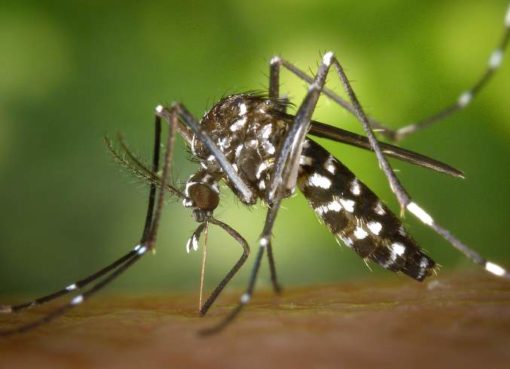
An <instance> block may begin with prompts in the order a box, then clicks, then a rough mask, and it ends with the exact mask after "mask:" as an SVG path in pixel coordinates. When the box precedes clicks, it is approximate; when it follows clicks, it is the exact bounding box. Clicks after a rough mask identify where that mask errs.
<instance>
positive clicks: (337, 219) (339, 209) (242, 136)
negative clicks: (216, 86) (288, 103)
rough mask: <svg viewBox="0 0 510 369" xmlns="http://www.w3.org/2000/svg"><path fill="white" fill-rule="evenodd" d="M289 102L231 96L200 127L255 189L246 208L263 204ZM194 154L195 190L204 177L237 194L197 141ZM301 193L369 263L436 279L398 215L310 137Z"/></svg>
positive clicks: (431, 265) (429, 262)
mask: <svg viewBox="0 0 510 369" xmlns="http://www.w3.org/2000/svg"><path fill="white" fill-rule="evenodd" d="M283 104H284V103H283V102H280V101H277V102H274V101H272V100H270V99H268V98H265V97H263V96H259V95H250V94H240V95H232V96H228V97H226V98H224V99H223V100H221V101H220V102H219V103H218V104H216V105H215V106H214V107H213V108H212V109H211V110H210V111H209V112H207V113H206V114H205V115H204V117H203V118H202V120H201V122H200V125H201V127H202V128H203V129H204V131H206V132H207V134H208V135H209V136H210V137H211V138H212V139H213V141H214V142H215V143H216V145H217V146H218V148H219V149H220V150H221V151H222V152H223V153H224V154H225V156H226V158H227V160H229V161H230V162H231V163H232V165H233V167H234V170H235V171H236V172H237V173H238V174H239V175H240V177H241V178H242V179H243V181H244V182H245V183H246V184H247V185H248V187H249V188H250V190H252V191H253V193H254V197H253V198H251V199H249V200H248V201H244V202H245V203H246V204H254V203H255V202H257V201H258V200H259V199H261V200H264V199H265V195H266V187H267V185H268V184H269V183H270V179H271V178H270V176H271V173H272V169H273V164H274V162H275V157H276V152H277V150H278V149H279V145H280V143H281V141H282V139H283V137H284V135H285V133H286V131H287V129H288V127H289V122H288V121H287V120H285V116H286V115H285V114H278V112H281V111H282V110H283V109H284V105H283ZM279 117H280V118H279ZM191 149H192V152H193V154H194V155H195V156H196V157H197V158H199V159H200V161H201V167H202V168H201V173H202V174H201V175H193V176H192V177H191V178H190V180H189V181H192V184H193V185H196V183H197V180H198V178H199V177H203V178H207V180H208V183H204V185H207V186H212V185H214V186H215V188H217V186H216V185H215V184H213V183H211V179H212V178H214V180H215V181H218V182H219V181H221V180H225V181H226V183H227V184H228V185H229V187H230V188H231V189H232V190H233V191H234V192H235V191H236V190H235V187H234V186H232V185H231V184H230V183H229V181H228V178H227V177H226V176H225V175H224V173H223V172H222V170H221V168H219V166H218V164H217V163H216V161H215V157H214V156H212V155H210V154H209V152H208V150H207V149H206V148H205V146H204V145H203V144H201V143H200V142H199V141H195V140H194V141H193V142H192V143H191ZM204 173H207V175H204ZM298 188H299V189H300V190H301V191H302V193H303V194H304V196H305V197H306V199H307V200H308V202H309V203H310V205H311V206H312V208H313V209H314V210H315V212H316V213H317V215H318V216H319V219H321V220H322V221H323V222H324V223H325V224H326V226H327V227H328V228H329V230H330V231H331V232H332V233H333V234H334V235H335V236H336V237H338V238H339V239H340V240H341V241H342V242H343V243H344V244H345V245H347V246H348V247H350V248H352V249H353V250H354V251H355V252H356V253H357V254H358V255H360V256H361V257H362V258H363V259H365V260H371V261H373V262H375V263H377V264H379V265H381V266H382V267H383V268H386V269H389V270H392V271H395V272H397V271H398V272H402V273H404V274H406V275H409V276H410V277H412V278H414V279H417V280H419V281H421V280H423V279H424V278H425V277H427V276H428V275H430V274H431V272H432V270H433V269H434V266H435V263H434V261H433V260H432V259H430V258H429V257H428V256H427V255H425V254H424V253H423V251H422V250H421V249H420V247H419V246H418V245H417V243H416V242H415V241H414V240H413V239H412V238H411V237H410V236H409V235H408V234H407V232H406V231H405V229H404V227H403V225H402V223H401V222H400V220H399V219H398V218H397V216H395V215H394V214H393V213H392V212H391V211H390V210H389V209H388V208H387V207H386V206H385V205H384V204H383V203H382V202H381V201H380V200H379V199H378V197H377V196H376V195H375V194H374V193H373V192H372V191H371V190H370V189H369V188H368V187H367V186H365V185H364V184H363V183H362V182H360V181H359V180H358V179H357V178H356V177H355V176H354V175H353V173H352V172H351V171H349V169H347V168H346V167H345V166H344V165H343V164H342V163H340V161H338V160H337V159H335V158H334V157H332V156H331V155H330V154H329V152H328V151H326V150H325V149H324V148H323V147H321V146H320V145H319V144H317V143H316V142H314V141H312V140H310V139H307V140H306V142H305V145H304V149H303V153H302V156H301V158H300V170H299V176H298ZM241 201H243V200H241ZM185 205H186V200H185ZM189 205H191V203H190V204H189Z"/></svg>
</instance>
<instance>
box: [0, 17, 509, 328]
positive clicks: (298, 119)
mask: <svg viewBox="0 0 510 369" xmlns="http://www.w3.org/2000/svg"><path fill="white" fill-rule="evenodd" d="M509 39H510V7H509V8H508V10H507V12H506V16H505V21H504V32H503V36H502V38H501V41H500V42H499V44H498V46H497V48H496V49H495V50H494V51H493V53H492V54H491V56H490V58H489V62H488V66H487V68H486V70H485V72H484V73H483V74H482V76H481V77H480V78H479V79H478V81H477V82H476V83H475V84H474V85H473V86H472V87H471V88H470V89H469V90H467V91H466V92H463V93H462V94H461V95H460V96H459V98H458V100H457V101H455V102H454V103H452V104H450V105H449V106H447V107H446V108H445V109H443V110H441V111H440V112H438V113H436V114H434V115H432V116H430V117H427V118H425V119H423V120H421V121H419V122H417V123H414V124H410V125H408V126H405V127H402V128H400V129H398V130H396V131H393V130H391V129H388V128H387V127H386V126H385V125H384V124H382V123H380V122H378V121H376V120H374V119H371V118H368V117H367V115H366V114H365V113H364V110H363V108H362V106H361V104H360V103H359V101H358V99H357V97H356V95H355V93H354V91H353V89H352V87H351V84H350V82H349V81H348V79H347V76H346V75H345V73H344V70H343V67H342V65H341V64H340V62H339V60H338V59H337V57H335V55H334V54H333V53H332V52H327V53H325V54H324V55H323V58H322V62H321V64H320V65H319V67H318V70H317V73H316V74H315V76H309V75H308V74H306V73H305V72H303V71H301V70H300V69H298V68H297V67H295V66H294V65H293V64H291V63H290V62H288V61H286V60H285V59H283V58H281V57H278V56H276V57H273V58H272V59H271V61H270V78H269V91H268V94H267V95H262V94H254V93H243V94H235V95H231V96H228V97H226V98H224V99H222V100H220V101H219V102H218V103H216V104H215V105H214V106H213V107H212V109H211V110H209V112H207V113H206V114H205V115H204V116H203V117H202V119H201V120H200V121H197V120H196V119H195V118H194V117H193V116H192V115H191V113H190V112H189V111H188V110H187V109H186V108H185V107H184V106H183V105H182V104H179V103H175V104H173V105H171V106H170V107H163V106H158V107H157V108H156V113H155V139H154V151H153V161H152V167H151V168H147V167H146V166H145V165H144V164H143V163H142V162H141V161H139V160H138V159H137V157H135V156H134V155H133V154H132V153H131V151H130V149H129V148H128V146H127V145H126V144H125V142H124V141H123V139H122V138H121V137H119V144H120V150H118V149H116V148H115V147H114V146H113V145H112V142H111V141H110V140H109V139H106V143H107V146H108V148H109V149H110V151H111V152H112V154H113V155H114V157H115V158H116V159H117V160H118V161H119V162H120V163H121V164H122V165H124V166H126V167H128V168H129V169H130V170H131V171H133V172H134V173H135V174H137V175H139V176H141V177H142V178H144V179H146V180H148V181H149V182H150V191H149V201H148V209H147V215H146V219H145V225H144V229H143V233H142V237H141V240H140V242H139V243H138V244H137V245H136V246H135V247H134V248H133V249H132V250H131V251H130V252H128V253H127V254H125V255H124V256H122V257H121V258H119V259H117V260H116V261H114V262H113V263H111V264H110V265H108V266H106V267H104V268H103V269H101V270H99V271H97V272H95V273H93V274H91V275H89V276H88V277H86V278H84V279H82V280H79V281H77V282H75V283H73V284H70V285H68V286H67V287H65V288H63V289H61V290H58V291H56V292H54V293H51V294H48V295H46V296H43V297H40V298H38V299H35V300H33V301H30V302H26V303H21V304H15V305H0V313H4V314H9V313H15V312H20V311H23V310H26V309H29V308H32V307H34V306H38V305H41V304H44V303H46V302H49V301H51V300H54V299H56V298H59V297H62V296H64V295H68V294H73V295H74V297H72V298H71V299H70V300H69V302H67V303H66V304H63V305H61V306H60V307H58V308H56V309H55V310H52V311H51V312H50V313H48V314H47V315H45V316H43V317H42V318H40V319H39V320H36V321H33V322H30V323H28V324H25V325H21V326H18V327H15V328H12V329H6V330H1V331H0V336H9V335H12V334H16V333H22V332H26V331H29V330H31V329H33V328H35V327H37V326H39V325H41V324H44V323H46V322H49V321H51V320H53V319H54V318H56V317H58V316H60V315H62V314H64V313H65V312H66V311H67V310H69V309H71V308H73V307H75V306H77V305H79V304H81V303H82V302H84V301H85V300H87V299H88V298H90V297H91V296H92V295H94V294H95V293H96V292H98V291H99V290H101V289H102V288H103V287H104V286H106V285H107V284H109V283H110V282H111V281H113V280H114V279H115V278H117V277H118V276H119V275H120V274H121V273H123V272H124V271H125V270H126V269H128V268H129V267H131V266H132V265H133V264H135V263H136V262H137V261H138V260H140V259H141V258H142V256H143V255H145V254H146V253H147V252H148V251H150V250H152V249H154V247H155V243H156V236H157V230H158V226H159V223H160V219H161V212H162V207H163V201H164V196H165V192H166V191H168V192H169V193H170V194H171V195H173V196H177V197H179V198H181V199H182V200H183V205H184V206H185V207H188V208H191V209H192V211H193V216H194V218H195V220H196V221H197V222H198V223H199V225H198V227H197V229H196V230H195V232H193V234H192V236H191V237H190V239H189V241H188V244H187V248H188V250H190V249H195V248H197V245H198V241H199V239H200V237H201V235H202V234H203V233H204V231H205V230H206V229H207V226H208V224H214V225H217V226H219V227H220V228H222V229H223V230H225V231H226V232H227V233H228V234H229V235H230V236H231V237H232V238H233V239H235V240H236V241H237V242H238V243H239V244H240V245H241V247H242V248H243V253H242V256H241V257H240V259H239V260H238V262H237V263H236V264H235V265H234V266H233V267H232V269H231V270H230V272H229V273H228V274H227V275H226V276H225V277H224V278H223V280H222V281H221V282H220V284H219V285H218V286H217V287H216V288H215V289H214V290H213V292H212V293H211V295H210V296H209V298H208V299H207V300H206V301H205V303H204V304H203V305H202V306H201V308H200V314H201V315H204V314H206V313H207V311H208V309H209V308H210V307H211V305H212V304H213V303H214V302H215V300H216V299H217V297H218V296H219V294H220V293H221V291H222V290H223V288H224V287H225V286H226V285H227V284H228V282H229V281H230V280H231V278H232V277H233V276H234V275H235V274H236V273H237V271H238V270H239V269H240V268H241V267H242V265H243V264H244V262H245V261H246V259H247V257H248V254H249V246H248V243H247V242H246V240H245V239H244V238H243V237H242V236H241V235H240V234H239V233H238V232H237V231H235V230H234V229H233V228H231V227H230V226H229V225H227V224H225V223H223V222H221V221H219V220H217V219H216V218H214V216H213V212H214V210H215V209H216V208H217V206H218V205H219V183H220V181H224V182H225V183H226V184H227V186H228V187H229V188H230V189H231V190H232V191H233V192H234V193H235V195H236V196H237V197H238V198H239V199H240V201H241V202H242V203H244V204H246V205H252V204H255V203H256V202H257V201H258V200H262V201H264V202H265V203H266V204H268V211H267V215H266V220H265V224H264V228H263V230H262V233H261V236H260V238H259V247H258V252H257V255H256V259H255V263H254V266H253V270H252V273H251V277H250V279H249V283H248V286H247V289H246V290H245V292H244V293H243V294H242V295H241V298H240V300H239V303H238V305H237V306H236V307H235V308H234V309H233V310H232V311H231V312H230V314H229V315H227V316H226V317H225V318H224V319H223V320H221V321H220V322H219V323H218V324H217V325H215V326H213V327H210V328H209V329H206V330H204V331H203V333H214V332H217V331H219V330H221V329H222V328H224V327H225V326H226V325H228V324H229V323H230V322H231V321H232V320H233V319H234V318H235V317H236V316H237V315H238V314H239V312H240V311H241V310H242V309H243V307H244V306H245V305H246V304H247V303H248V302H249V301H250V299H251V297H252V294H253V291H254V288H255V282H256V279H257V273H258V270H259V267H260V264H261V261H262V258H263V256H264V253H265V251H266V250H267V257H268V262H269V266H270V274H271V281H272V285H273V289H274V290H275V292H279V291H280V290H281V288H280V285H279V283H278V279H277V274H276V268H275V261H274V258H273V252H272V244H271V236H272V228H273V225H274V222H275V220H276V215H277V213H278V211H279V209H280V206H281V202H282V200H283V199H285V198H287V197H289V196H290V195H291V194H292V193H293V192H294V191H295V189H296V187H298V188H299V189H300V191H301V192H302V193H303V194H304V196H305V197H306V199H307V200H308V202H309V203H310V205H311V206H312V208H313V209H314V211H315V212H316V214H317V215H318V217H319V218H320V219H321V220H322V221H323V222H324V223H325V224H326V226H327V227H328V229H329V230H330V231H331V232H332V233H333V234H334V235H335V236H337V237H338V238H339V239H340V240H341V241H342V242H343V243H344V244H345V245H346V246H348V247H350V248H352V249H353V250H354V251H355V252H356V253H358V254H359V255H360V256H361V257H362V258H364V259H366V260H371V261H374V262H376V263H377V264H379V265H381V266H382V267H383V268H386V269H389V270H392V271H395V272H402V273H404V274H406V275H408V276H410V277H411V278H414V279H416V280H418V281H422V280H423V279H425V278H426V277H427V276H429V275H430V274H431V273H432V272H433V271H434V268H435V265H436V264H435V262H434V261H433V260H432V259H431V258H430V257H429V256H427V255H425V254H424V253H423V251H422V250H421V249H420V247H419V246H418V245H417V243H416V242H415V241H414V240H413V238H412V237H411V236H410V235H409V234H408V233H407V231H406V230H405V228H404V227H403V225H402V223H401V222H400V220H399V218H398V217H397V216H395V215H394V214H393V213H392V212H391V211H390V210H389V209H388V208H387V207H386V206H385V205H384V204H383V203H382V202H381V201H380V200H379V199H378V198H377V196H376V195H375V194H374V193H373V192H372V191H371V190H370V189H369V188H367V187H366V186H365V185H364V184H363V183H362V182H361V181H360V180H358V179H357V178H356V177H355V176H354V175H353V174H352V173H351V172H350V171H349V169H347V168H346V167H345V166H344V165H343V164H342V163H341V162H340V161H339V160H338V159H336V158H334V157H333V156H331V154H329V153H328V152H327V151H326V150H325V149H324V148H322V147H321V146H320V145H319V144H318V143H316V142H315V141H313V140H312V139H311V138H309V137H308V136H317V137H322V138H327V139H331V140H334V141H337V142H343V143H346V144H349V145H353V146H357V147H360V148H364V149H367V150H372V151H374V153H375V155H376V157H377V160H378V162H379V165H380V167H381V169H382V170H383V172H384V174H385V175H386V177H387V179H388V182H389V184H390V188H391V190H392V191H393V193H394V194H395V196H396V198H397V200H398V202H399V204H400V209H401V212H402V213H403V212H404V211H405V210H407V211H409V212H410V213H411V214H413V215H414V216H416V217H417V218H418V219H419V220H420V221H421V222H422V223H424V224H425V225H427V226H428V227H430V228H431V229H433V230H434V231H435V232H436V233H438V234H439V235H441V236H442V237H443V238H445V239H446V240H447V241H448V242H449V243H450V244H451V245H452V246H453V247H454V248H456V249H458V250H459V251H460V252H462V253H463V254H464V255H465V256H466V257H467V258H469V259H470V260H471V261H473V262H474V263H476V264H479V265H481V266H482V267H484V268H485V269H486V270H487V271H488V272H490V273H492V274H494V275H496V276H499V277H503V278H505V279H510V274H509V273H508V272H507V271H506V270H505V269H503V268H502V267H501V266H499V265H497V264H495V263H492V262H490V261H487V260H486V259H485V258H483V257H482V256H481V255H479V254H478V253H477V252H476V251H474V250H472V249H471V248H469V247H468V246H467V245H465V244H463V243H462V242H461V241H459V240H458V239H457V238H456V237H455V236H453V235H452V234H451V233H450V232H449V231H448V230H446V229H445V228H443V227H442V226H440V225H439V224H438V223H437V222H436V221H435V220H434V219H433V218H432V216H431V215H429V214H428V213H427V212H426V211H425V210H424V209H423V208H422V207H421V206H420V205H418V204H417V203H416V202H415V201H413V200H412V199H411V197H410V196H409V194H408V193H407V191H406V190H405V189H404V188H403V187H402V185H401V184H400V182H399V180H398V178H397V177H396V175H395V173H394V171H393V170H392V168H391V166H390V165H389V163H388V161H387V160H386V156H389V157H394V158H397V159H400V160H404V161H407V162H410V163H412V164H415V165H419V166H422V167H426V168H429V169H433V170H435V171H438V172H443V173H446V174H449V175H452V176H456V177H462V172H460V171H458V170H456V169H454V168H452V167H450V166H448V165H446V164H443V163H441V162H439V161H436V160H433V159H430V158H428V157H425V156H423V155H420V154H417V153H414V152H411V151H408V150H405V149H401V148H398V147H396V146H393V145H390V144H385V143H381V142H379V141H378V140H377V139H376V138H375V135H374V129H376V130H377V132H378V133H380V134H381V135H383V136H385V137H386V138H388V139H390V140H399V139H401V138H404V137H405V136H408V135H410V134H412V133H414V132H417V131H419V130H420V129H422V128H425V127H426V126H429V125H431V124H433V123H436V122H438V121H440V120H442V119H444V118H445V117H447V116H449V115H450V114H452V113H454V112H456V111H458V110H461V109H463V108H465V107H466V106H467V105H469V103H471V101H472V99H473V98H474V97H475V96H476V95H477V94H478V93H479V92H480V90H481V89H482V88H483V87H484V86H485V85H486V84H487V82H488V81H489V80H490V78H491V77H492V76H493V74H494V72H495V71H496V70H497V69H498V68H499V67H500V66H501V64H502V60H503V54H504V51H505V49H506V47H507V44H508V42H509ZM281 68H284V69H285V70H287V71H289V72H291V73H292V74H294V75H296V76H297V77H298V78H299V79H301V80H303V81H305V82H307V83H308V84H309V88H308V91H307V94H306V96H305V98H304V100H303V102H302V103H301V104H300V105H299V107H298V109H297V113H296V114H295V115H290V114H288V113H287V112H286V108H287V106H288V102H287V100H286V99H282V98H280V91H279V90H280V88H279V87H280V86H279V76H280V70H281ZM331 68H333V70H334V71H335V72H336V74H337V75H338V77H339V79H340V82H341V84H342V86H343V88H344V89H345V92H346V94H347V96H348V98H349V101H346V100H344V99H342V98H341V97H340V96H338V95H337V94H335V93H334V92H333V91H332V90H330V89H328V88H327V87H325V82H326V77H327V75H328V72H329V71H330V69H331ZM321 94H324V95H325V96H327V97H328V98H330V99H331V100H333V101H334V102H336V103H338V104H339V105H340V106H342V107H343V108H345V109H346V110H348V111H349V112H350V113H352V114H353V115H355V116H356V117H357V118H358V120H359V121H360V123H361V125H362V127H363V129H364V131H365V133H366V135H367V136H366V137H364V136H360V135H357V134H354V133H351V132H348V131H344V130H342V129H340V128H336V127H333V126H329V125H326V124H323V123H320V122H317V121H314V120H312V114H313V112H314V110H315V106H316V104H317V101H318V99H319V97H320V95H321ZM162 120H166V121H167V122H168V127H169V133H168V137H167V140H166V150H165V153H164V160H163V166H162V171H161V172H160V170H159V168H160V156H161V155H160V149H161V130H162V123H161V122H162ZM176 132H177V133H179V134H180V135H182V137H183V138H184V140H185V141H186V143H187V144H188V145H189V147H190V149H191V152H192V153H193V155H194V156H195V157H196V159H197V160H198V161H199V162H200V165H201V168H200V169H199V170H198V171H197V173H195V174H193V175H192V176H191V177H190V178H189V179H188V180H187V183H186V186H185V188H184V190H183V191H181V190H180V189H178V188H176V187H174V186H173V185H172V184H171V183H170V181H169V173H170V172H171V170H170V169H171V165H172V156H173V142H174V138H175V134H176ZM158 189H159V191H158ZM94 282H95V284H92V283H94ZM87 286H89V288H88V289H86V287H87Z"/></svg>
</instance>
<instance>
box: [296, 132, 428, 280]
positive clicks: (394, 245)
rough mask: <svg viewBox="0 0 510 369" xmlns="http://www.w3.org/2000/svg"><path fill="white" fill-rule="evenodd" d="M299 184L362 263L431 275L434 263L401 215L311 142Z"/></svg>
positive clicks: (419, 277)
mask: <svg viewBox="0 0 510 369" xmlns="http://www.w3.org/2000/svg"><path fill="white" fill-rule="evenodd" d="M298 186H299V188H300V190H301V192H302V193H303V194H304V195H305V197H306V199H307V200H308V202H309V204H310V205H311V206H312V208H313V209H314V210H315V213H316V214H317V216H318V217H319V218H320V219H321V220H322V221H323V222H324V224H326V226H327V227H328V229H329V230H330V231H331V233H333V234H334V235H335V236H336V237H338V238H339V239H340V240H341V241H342V242H343V243H344V244H345V245H347V246H348V247H350V248H352V249H353V250H354V251H355V252H356V253H357V254H358V255H359V256H361V257H362V258H363V259H366V260H371V261H373V262H375V263H377V264H379V265H380V266H382V267H383V268H386V269H389V270H392V271H394V272H402V273H404V274H406V275H408V276H410V277H412V278H414V279H416V280H419V281H421V280H423V279H424V278H425V277H427V276H429V275H430V274H431V272H432V270H433V269H434V266H435V262H434V261H433V260H432V259H431V258H430V257H428V256H427V255H425V254H424V252H423V251H422V250H421V249H420V247H419V246H418V245H417V243H416V241H415V240H414V239H413V238H412V237H411V236H409V235H408V234H407V232H406V230H405V228H404V226H403V225H402V223H401V222H400V220H399V219H398V218H397V216H395V215H394V214H393V213H392V212H391V210H390V209H388V207H386V205H384V204H383V203H382V202H381V201H380V200H379V198H378V197H377V196H376V195H375V194H374V193H373V192H372V191H371V190H370V189H369V188H368V187H367V186H366V185H365V184H363V183H362V182H361V181H359V180H358V179H357V178H356V177H355V176H354V174H353V173H352V172H351V171H350V170H349V169H348V168H347V167H345V165H343V164H342V163H341V162H340V161H338V160H337V159H336V158H334V157H333V156H331V154H330V153H329V152H328V151H327V150H326V149H324V148H323V147H322V146H320V145H319V144H318V143H316V142H314V141H312V140H310V139H307V140H306V142H305V145H304V148H303V152H302V155H301V158H300V172H299V179H298Z"/></svg>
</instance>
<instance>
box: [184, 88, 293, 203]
mask: <svg viewBox="0 0 510 369" xmlns="http://www.w3.org/2000/svg"><path fill="white" fill-rule="evenodd" d="M284 109H285V105H284V103H283V102H282V101H281V100H277V101H274V100H271V99H269V98H267V97H264V96H261V95H255V94H237V95H231V96H228V97H226V98H224V99H222V100H221V101H220V102H218V103H217V104H216V105H214V106H213V107H212V109H211V110H209V111H208V112H207V113H206V114H205V115H204V116H203V118H202V119H201V121H200V125H201V127H202V128H203V129H204V131H205V132H206V133H207V134H208V135H209V137H211V139H212V140H213V141H214V143H215V144H216V145H217V147H218V148H219V149H220V150H221V151H222V152H223V154H225V157H226V158H227V160H228V161H229V162H230V163H231V164H232V166H233V168H234V170H235V171H236V172H237V173H238V174H239V176H240V177H241V179H243V181H244V182H245V183H246V184H247V185H248V186H249V187H250V189H251V190H252V191H253V193H254V197H253V198H252V199H249V200H243V199H241V201H243V202H244V203H247V204H254V203H255V202H256V201H257V200H258V199H259V198H261V199H263V198H265V191H266V186H267V185H268V184H269V181H270V173H271V171H272V168H273V164H274V161H275V156H276V152H277V151H278V148H279V145H280V143H281V141H282V138H283V137H284V135H285V132H286V131H287V123H286V122H285V121H284V120H282V119H280V116H279V113H280V112H281V111H282V110H284ZM191 149H192V152H193V154H194V155H195V156H196V157H197V158H199V160H200V164H201V167H202V169H203V170H205V171H206V172H207V173H209V174H210V175H212V176H214V177H216V178H219V179H225V180H226V182H227V184H228V185H229V187H230V188H231V189H232V190H233V191H234V192H236V189H235V188H234V187H233V186H232V185H231V184H230V183H229V181H228V179H227V178H226V176H225V175H224V174H223V172H222V170H221V168H220V167H219V165H218V164H217V162H216V159H215V157H214V155H211V154H210V153H209V151H208V150H207V149H206V148H205V146H204V145H203V144H202V143H201V142H200V141H199V140H197V139H193V141H192V145H191ZM236 194H237V193H236ZM237 195H239V194H237Z"/></svg>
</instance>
